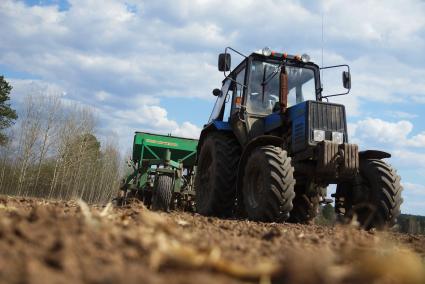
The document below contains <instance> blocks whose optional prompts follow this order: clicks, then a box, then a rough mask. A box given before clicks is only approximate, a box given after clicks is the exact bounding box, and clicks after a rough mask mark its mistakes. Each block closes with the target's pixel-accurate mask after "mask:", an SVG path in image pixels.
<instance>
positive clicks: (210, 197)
mask: <svg viewBox="0 0 425 284" xmlns="http://www.w3.org/2000/svg"><path fill="white" fill-rule="evenodd" d="M239 158H240V145H239V142H238V141H237V140H236V138H235V137H234V136H233V135H229V134H226V133H221V132H213V133H211V134H209V135H208V136H207V137H206V138H205V141H204V142H203V144H202V146H201V150H200V153H199V157H198V168H197V173H196V176H195V192H196V195H195V199H196V210H197V212H198V213H200V214H202V215H208V216H219V217H229V216H231V215H232V212H233V207H234V205H235V198H236V175H237V167H238V162H239Z"/></svg>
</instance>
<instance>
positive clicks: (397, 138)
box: [350, 118, 425, 148]
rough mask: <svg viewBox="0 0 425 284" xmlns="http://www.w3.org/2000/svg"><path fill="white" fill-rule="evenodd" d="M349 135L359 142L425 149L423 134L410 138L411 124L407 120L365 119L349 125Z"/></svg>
mask: <svg viewBox="0 0 425 284" xmlns="http://www.w3.org/2000/svg"><path fill="white" fill-rule="evenodd" d="M350 130H351V134H352V135H353V136H355V137H356V138H357V139H359V140H360V141H364V142H366V143H367V142H373V143H377V142H378V143H384V144H389V145H392V146H397V147H398V148H403V147H408V146H410V147H419V148H420V147H425V132H421V133H419V134H417V135H413V136H411V135H410V134H411V132H412V130H413V124H412V123H411V122H410V121H407V120H400V121H397V122H388V121H385V120H382V119H379V118H366V119H364V120H360V121H358V122H356V123H352V124H350Z"/></svg>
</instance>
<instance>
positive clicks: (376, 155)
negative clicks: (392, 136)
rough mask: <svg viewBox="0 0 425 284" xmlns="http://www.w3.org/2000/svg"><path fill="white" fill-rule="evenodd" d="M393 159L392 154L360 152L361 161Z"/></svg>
mask: <svg viewBox="0 0 425 284" xmlns="http://www.w3.org/2000/svg"><path fill="white" fill-rule="evenodd" d="M387 158H391V154H390V153H387V152H384V151H379V150H366V151H360V152H359V159H360V160H364V159H387Z"/></svg>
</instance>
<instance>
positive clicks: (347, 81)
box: [342, 71, 351, 90]
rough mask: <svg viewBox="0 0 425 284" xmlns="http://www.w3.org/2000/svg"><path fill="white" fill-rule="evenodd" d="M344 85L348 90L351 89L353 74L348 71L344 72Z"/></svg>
mask: <svg viewBox="0 0 425 284" xmlns="http://www.w3.org/2000/svg"><path fill="white" fill-rule="evenodd" d="M342 85H343V86H344V88H346V89H348V90H349V89H351V74H350V72H348V71H344V72H342Z"/></svg>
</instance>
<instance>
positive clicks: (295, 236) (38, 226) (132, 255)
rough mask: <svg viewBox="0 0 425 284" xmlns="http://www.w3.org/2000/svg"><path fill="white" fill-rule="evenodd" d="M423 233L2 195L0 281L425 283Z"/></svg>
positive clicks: (0, 206)
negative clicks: (114, 206)
mask: <svg viewBox="0 0 425 284" xmlns="http://www.w3.org/2000/svg"><path fill="white" fill-rule="evenodd" d="M424 257H425V236H414V235H404V234H398V233H393V232H374V231H372V232H366V231H362V230H359V229H357V228H355V227H354V226H345V227H339V226H337V227H322V226H315V225H294V224H286V223H284V224H265V223H255V222H249V221H244V220H221V219H217V218H208V217H203V216H199V215H197V214H190V213H182V212H172V213H169V214H167V213H155V212H151V211H149V210H147V209H146V208H145V207H143V206H142V205H140V204H133V205H131V206H128V207H125V208H113V207H112V206H111V205H108V206H106V207H94V206H87V205H86V204H85V203H83V202H59V201H44V200H39V199H19V198H10V197H0V282H1V283H425V264H424Z"/></svg>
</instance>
